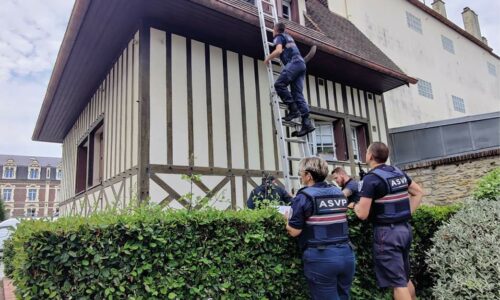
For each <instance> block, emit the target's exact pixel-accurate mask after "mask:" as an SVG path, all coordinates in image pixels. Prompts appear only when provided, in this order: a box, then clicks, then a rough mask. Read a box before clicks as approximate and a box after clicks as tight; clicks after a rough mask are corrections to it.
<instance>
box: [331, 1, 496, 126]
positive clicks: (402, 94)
mask: <svg viewBox="0 0 500 300" xmlns="http://www.w3.org/2000/svg"><path fill="white" fill-rule="evenodd" d="M323 2H325V3H327V4H328V7H329V9H330V10H331V11H333V12H335V13H337V14H339V15H341V16H344V17H345V18H347V19H348V20H349V21H351V22H352V23H353V24H354V25H356V27H357V28H359V29H360V30H361V31H362V32H363V33H364V34H365V35H366V36H367V37H368V38H369V39H370V40H371V41H372V42H373V43H374V44H375V45H377V46H378V47H379V48H380V49H381V50H382V51H384V53H386V54H387V55H388V56H389V57H390V58H391V59H392V60H393V61H394V62H395V63H396V64H397V65H398V66H399V67H400V68H401V69H402V70H403V71H404V72H405V73H407V74H411V75H412V76H414V77H416V78H417V79H419V82H418V84H417V85H411V86H409V87H406V86H403V87H400V88H397V89H394V90H392V91H389V92H387V93H385V94H384V100H385V105H386V110H387V122H388V126H389V128H393V127H401V126H407V125H414V124H419V123H424V122H432V121H438V120H445V119H449V118H457V117H463V116H470V115H476V114H483V113H489V112H495V111H499V110H500V60H499V57H498V55H496V54H495V53H494V52H493V50H492V49H491V48H490V47H489V46H488V45H487V41H486V38H484V37H482V35H481V30H480V26H479V17H478V16H477V15H476V14H475V13H474V11H473V10H471V9H470V8H468V7H466V8H464V10H463V12H462V16H463V20H464V28H465V30H464V29H462V28H460V27H459V26H457V25H456V24H454V23H453V22H451V21H450V20H448V19H447V18H446V8H445V4H444V2H443V1H441V0H436V1H434V2H433V3H432V8H431V7H429V6H426V5H425V4H424V3H422V2H421V1H418V0H378V1H366V0H349V1H335V0H324V1H323ZM473 3H474V2H473V1H472V2H471V5H473ZM472 8H473V7H472ZM346 50H347V51H349V50H350V49H346Z"/></svg>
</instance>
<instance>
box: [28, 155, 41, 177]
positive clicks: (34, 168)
mask: <svg viewBox="0 0 500 300" xmlns="http://www.w3.org/2000/svg"><path fill="white" fill-rule="evenodd" d="M40 170H41V168H40V164H39V163H38V161H36V160H35V159H32V160H31V165H30V166H29V168H28V179H30V180H39V179H40Z"/></svg>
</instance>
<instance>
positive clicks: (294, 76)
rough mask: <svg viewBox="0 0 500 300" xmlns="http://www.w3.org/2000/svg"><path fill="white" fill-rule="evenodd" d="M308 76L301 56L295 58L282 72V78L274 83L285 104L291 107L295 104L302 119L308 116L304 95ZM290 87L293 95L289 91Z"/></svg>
mask: <svg viewBox="0 0 500 300" xmlns="http://www.w3.org/2000/svg"><path fill="white" fill-rule="evenodd" d="M305 76H306V63H305V62H304V59H302V57H300V56H294V57H293V58H292V60H291V61H290V62H289V63H288V64H286V66H285V67H284V68H283V70H282V71H281V74H280V76H279V77H278V79H277V80H276V82H275V83H274V88H275V89H276V92H277V93H278V96H280V98H281V100H282V101H283V103H285V104H287V105H290V104H291V103H295V104H296V105H297V109H298V110H299V112H300V115H301V116H302V117H304V116H308V114H309V106H308V105H307V102H306V99H305V98H304V95H303V94H302V90H303V89H304V78H305ZM289 85H290V89H291V93H290V91H289V90H288V86H289Z"/></svg>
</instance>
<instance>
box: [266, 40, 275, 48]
mask: <svg viewBox="0 0 500 300" xmlns="http://www.w3.org/2000/svg"><path fill="white" fill-rule="evenodd" d="M266 44H267V45H268V46H269V47H274V43H273V42H269V41H266Z"/></svg>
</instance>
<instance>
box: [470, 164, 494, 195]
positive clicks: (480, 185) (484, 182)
mask: <svg viewBox="0 0 500 300" xmlns="http://www.w3.org/2000/svg"><path fill="white" fill-rule="evenodd" d="M472 194H473V195H474V198H475V199H488V200H499V198H500V168H495V169H494V170H492V171H490V172H489V173H487V174H486V175H485V176H483V177H482V178H481V179H480V180H479V181H478V182H477V186H476V188H475V189H474V191H473V193H472Z"/></svg>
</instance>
